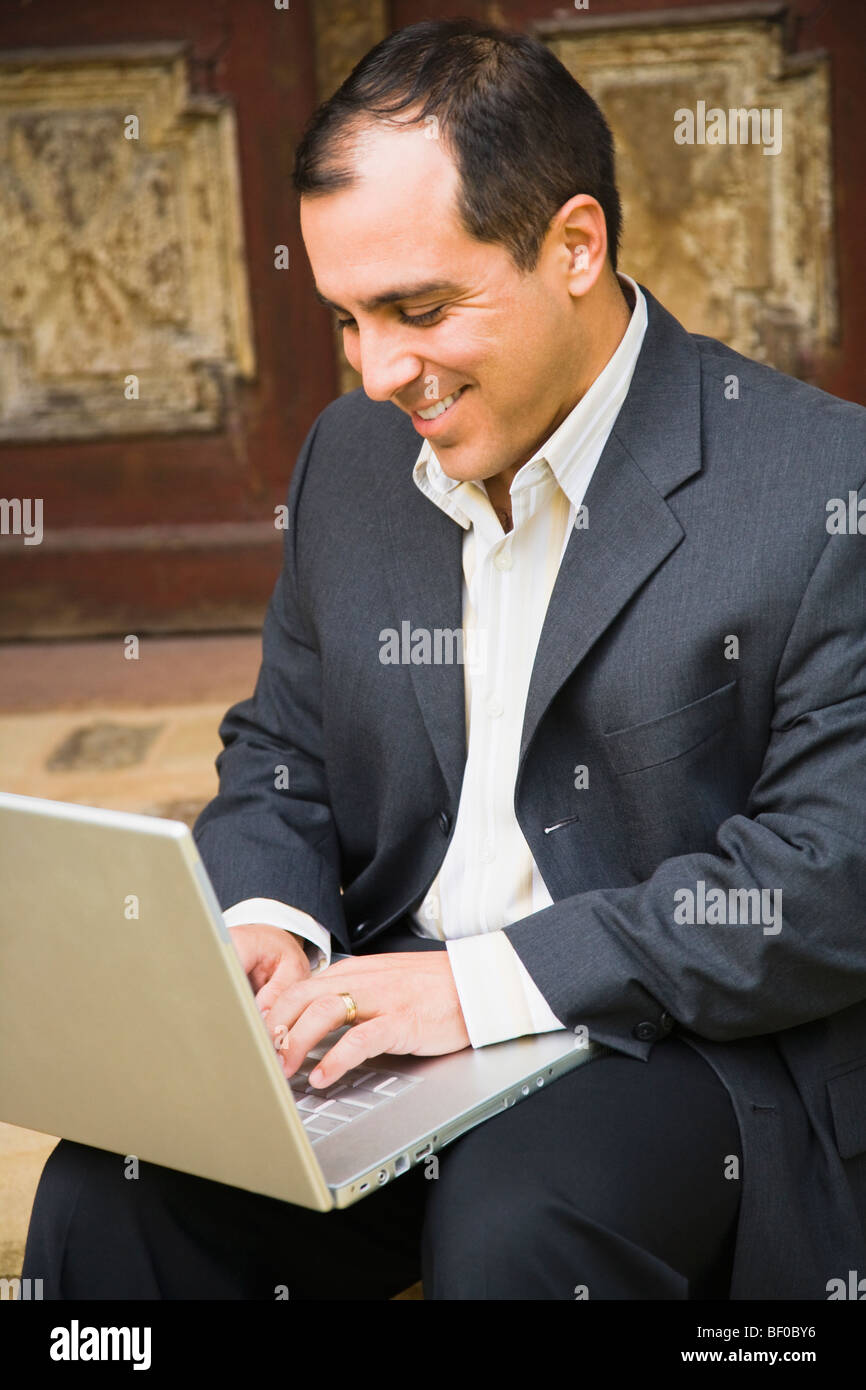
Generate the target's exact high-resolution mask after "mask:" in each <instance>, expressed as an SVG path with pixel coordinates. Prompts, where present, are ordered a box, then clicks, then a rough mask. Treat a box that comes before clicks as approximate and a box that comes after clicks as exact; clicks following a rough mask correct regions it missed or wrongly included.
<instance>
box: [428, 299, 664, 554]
mask: <svg viewBox="0 0 866 1390" xmlns="http://www.w3.org/2000/svg"><path fill="white" fill-rule="evenodd" d="M618 279H619V280H620V282H621V283H622V284H624V285H627V286H628V287H629V289H630V290H631V292H632V294H633V296H634V308H633V309H632V314H631V318H630V319H629V323H628V327H627V328H626V331H625V333H624V334H623V337H622V340H621V341H620V343H619V346H618V347H617V349H616V351H615V352H614V354H613V356H612V357H611V359H610V361H609V362H608V363H606V365H605V366H604V367H603V368H602V370H601V371H600V372H599V374H598V376H597V377H596V378H595V381H594V382H593V383H592V385H591V386H590V387H589V389H588V390H587V391H586V392H585V393H584V395H583V396H581V398H580V400H579V401H578V402H577V405H576V406H575V407H574V409H573V410H572V411H571V412H570V413H569V414H568V415H567V416H566V417H565V419H564V420H563V421H562V423H561V424H560V425H559V426H558V427H557V428H556V429H555V430H554V432H553V434H551V435H550V437H549V438H548V439H547V440H546V441H545V442H544V444H542V445H541V447H540V448H539V449H538V450H537V451H536V452H535V453H534V454H533V456H532V458H530V459H527V461H526V463H524V464H523V466H522V467H521V468H520V469H519V470H518V471H517V473H516V474H515V477H514V481H513V482H512V484H511V491H512V493H514V492H516V491H519V490H520V489H521V488H524V487H529V486H532V485H533V484H534V483H535V482H536V481H537V478H538V473H539V468H538V465H539V463H541V464H543V465H547V466H549V468H550V470H551V472H552V473H553V475H554V477H555V478H556V481H557V483H558V484H559V486H560V487H561V488H562V490H563V492H564V493H565V494H566V496H567V497H568V500H569V502H571V503H572V504H573V505H575V506H578V505H579V504H580V502H581V501H582V499H583V495H584V492H585V490H586V484H587V479H586V476H585V473H586V469H587V466H589V467H590V468H591V467H593V466H594V465H595V463H596V462H597V459H598V452H600V451H598V452H597V451H596V450H594V449H592V445H593V442H594V441H595V442H597V441H598V440H599V438H601V437H602V436H603V439H606V438H607V435H608V434H609V433H610V429H611V427H612V425H613V422H614V420H615V419H616V416H617V414H618V413H619V410H620V409H621V407H622V404H623V401H624V400H625V398H626V395H627V394H628V388H629V386H630V384H631V378H632V375H633V373H634V369H635V366H636V364H637V359H638V355H639V353H640V350H641V346H642V343H643V338H644V334H645V332H646V326H647V307H646V299H645V298H644V296H643V294H642V293H641V289H640V286H639V285H638V284H637V283H636V282H635V281H634V280H632V278H631V277H630V276H629V275H625V274H623V273H622V272H618ZM412 477H413V479H414V482H415V484H416V486H417V487H418V488H420V490H421V492H423V493H424V495H425V496H426V497H429V498H430V500H431V501H432V502H435V503H436V505H437V506H438V507H440V508H441V510H442V511H444V512H446V513H447V514H448V515H449V516H451V517H453V518H454V520H455V521H457V522H458V523H459V524H460V525H461V526H463V527H465V528H467V529H468V528H469V526H471V525H472V519H471V517H470V516H468V515H467V513H466V511H465V510H464V508H463V507H462V506H461V505H460V503H461V499H462V498H466V500H467V502H468V501H469V500H470V498H469V497H467V489H470V488H471V489H473V494H474V492H477V493H480V494H481V495H482V496H484V497H486V495H487V490H486V488H485V487H484V486H483V484H482V483H480V482H477V481H475V480H472V481H469V482H463V481H461V480H460V479H459V478H449V477H448V475H447V474H446V473H445V472H444V471H443V469H442V465H441V464H440V462H439V459H438V458H437V456H436V453H435V451H434V449H433V447H432V445H431V443H430V440H429V439H425V440H424V442H423V444H422V445H421V450H420V452H419V454H418V458H417V460H416V462H415V465H414V468H413V470H412ZM473 494H470V496H471V497H472V500H474V495H473ZM473 510H474V508H473Z"/></svg>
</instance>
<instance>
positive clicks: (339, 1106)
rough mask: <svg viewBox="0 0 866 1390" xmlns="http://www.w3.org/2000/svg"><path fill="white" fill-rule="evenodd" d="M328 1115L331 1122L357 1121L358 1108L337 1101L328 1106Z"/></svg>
mask: <svg viewBox="0 0 866 1390" xmlns="http://www.w3.org/2000/svg"><path fill="white" fill-rule="evenodd" d="M327 1115H328V1119H329V1120H355V1119H357V1117H358V1107H357V1106H356V1105H344V1104H343V1102H342V1101H339V1100H335V1101H334V1103H333V1104H332V1105H329V1106H328V1110H327Z"/></svg>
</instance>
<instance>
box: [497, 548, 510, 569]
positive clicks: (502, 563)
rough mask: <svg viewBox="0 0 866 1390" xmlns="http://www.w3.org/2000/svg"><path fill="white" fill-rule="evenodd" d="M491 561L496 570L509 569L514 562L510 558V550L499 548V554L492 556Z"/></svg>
mask: <svg viewBox="0 0 866 1390" xmlns="http://www.w3.org/2000/svg"><path fill="white" fill-rule="evenodd" d="M493 563H494V565H495V566H496V568H497V569H498V570H510V569H511V566H512V565H513V563H514V561H513V560H512V558H511V551H510V550H500V552H499V554H498V555H497V556H495V557H494V560H493Z"/></svg>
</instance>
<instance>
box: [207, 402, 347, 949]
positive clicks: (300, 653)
mask: <svg viewBox="0 0 866 1390" xmlns="http://www.w3.org/2000/svg"><path fill="white" fill-rule="evenodd" d="M320 420H321V416H320V417H319V419H317V420H316V422H315V424H314V425H313V427H312V429H311V430H310V432H309V434H308V435H307V438H306V439H305V441H304V444H303V446H302V448H301V452H300V454H299V455H298V460H297V463H296V465H295V469H294V472H293V474H292V479H291V483H290V485H289V490H288V497H287V502H288V522H287V526H286V530H285V535H284V540H283V563H282V568H281V571H280V575H279V578H278V579H277V582H276V585H275V586H274V590H273V593H272V595H271V598H270V601H269V603H268V607H267V611H266V614H265V620H264V626H263V629H262V662H261V667H260V670H259V674H258V678H257V680H256V686H255V690H254V692H253V694H252V696H251V697H250V698H249V699H246V700H242V701H241V702H240V703H239V704H236V705H233V706H232V707H231V709H229V710H228V712H227V713H226V715H225V716H224V718H223V720H222V723H221V724H220V727H219V735H220V739H221V740H222V744H223V750H222V752H221V753H220V754H219V755H218V757H217V759H216V768H217V772H218V773H219V792H218V793H217V795H216V797H214V799H213V801H211V802H209V803H208V805H207V806H205V808H204V810H203V811H202V812H201V814H200V815H199V817H198V819H197V820H196V822H195V825H194V826H193V837H194V839H195V842H196V845H197V847H198V851H199V854H200V855H201V858H202V860H203V862H204V865H205V867H206V869H207V871H208V873H209V875H210V877H211V880H212V882H213V885H214V890H215V892H216V895H217V898H218V900H219V904H220V907H221V908H222V909H223V911H225V910H226V909H227V908H230V907H231V906H232V905H233V904H236V903H238V902H241V901H244V900H246V899H248V898H271V899H275V900H276V901H277V902H281V903H290V904H291V905H292V906H293V907H296V908H298V909H299V910H300V911H301V912H305V913H307V914H308V915H309V916H310V917H312V918H313V919H314V920H315V921H316V922H318V923H320V924H321V926H323V927H324V928H325V930H326V931H331V932H336V933H337V935H338V936H341V937H343V938H345V934H346V927H345V917H344V914H343V909H342V904H341V900H340V852H339V845H338V841H337V835H336V830H335V827H334V821H333V817H332V814H331V809H330V806H329V803H328V788H327V782H326V778H325V767H324V761H323V753H322V722H321V721H322V715H321V671H320V663H319V655H318V651H317V647H316V638H315V633H314V632H313V631H312V628H311V624H310V622H309V618H308V616H307V615H306V614H305V612H304V606H303V602H302V599H301V595H300V589H299V584H298V575H297V565H296V529H295V528H296V519H297V512H298V508H299V506H300V502H301V496H302V492H303V487H304V483H305V480H306V476H307V469H308V467H309V464H310V459H311V456H312V453H313V449H314V446H315V437H316V431H317V430H318V427H319V423H320Z"/></svg>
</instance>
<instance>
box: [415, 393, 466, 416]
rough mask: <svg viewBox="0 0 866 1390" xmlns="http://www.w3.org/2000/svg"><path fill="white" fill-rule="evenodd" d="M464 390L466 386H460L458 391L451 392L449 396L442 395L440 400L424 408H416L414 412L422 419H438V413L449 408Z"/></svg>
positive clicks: (441, 413) (440, 413)
mask: <svg viewBox="0 0 866 1390" xmlns="http://www.w3.org/2000/svg"><path fill="white" fill-rule="evenodd" d="M465 390H466V387H465V386H461V387H460V389H459V390H458V391H454V392H452V394H451V395H450V396H444V397H443V398H442V400H441V401H436V402H435V404H434V405H431V406H429V407H428V408H427V409H426V410H416V411H415V414H416V415H418V416H419V417H420V419H422V420H438V419H439V416H440V415H444V414H445V412H446V411H447V410H450V409H451V407H452V405H453V404H454V402H455V401H456V400H459V399H460V397H461V396H462V395H463V392H464V391H465Z"/></svg>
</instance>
